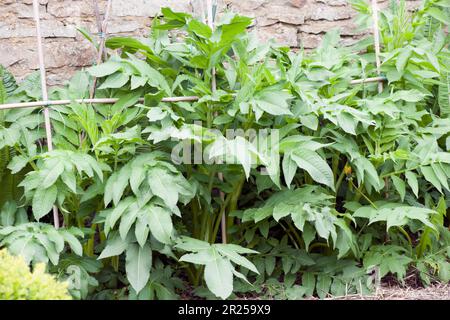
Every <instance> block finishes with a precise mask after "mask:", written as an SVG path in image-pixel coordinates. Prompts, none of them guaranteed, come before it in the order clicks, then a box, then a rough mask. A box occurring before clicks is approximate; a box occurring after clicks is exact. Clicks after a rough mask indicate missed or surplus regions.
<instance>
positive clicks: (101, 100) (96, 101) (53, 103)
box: [0, 96, 199, 110]
mask: <svg viewBox="0 0 450 320" xmlns="http://www.w3.org/2000/svg"><path fill="white" fill-rule="evenodd" d="M198 99H199V97H197V96H186V97H167V98H162V100H161V101H162V102H190V101H197V100H198ZM117 101H119V98H96V99H75V100H48V101H33V102H21V103H9V104H0V110H6V109H20V108H34V107H42V106H60V105H66V104H70V103H72V102H77V103H88V104H114V103H116V102H117ZM138 101H139V102H143V101H144V98H139V100H138Z"/></svg>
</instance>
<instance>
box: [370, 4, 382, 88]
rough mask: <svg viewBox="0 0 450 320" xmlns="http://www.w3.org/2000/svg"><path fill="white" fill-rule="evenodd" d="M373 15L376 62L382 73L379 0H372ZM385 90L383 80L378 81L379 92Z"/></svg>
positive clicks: (378, 71) (378, 69) (379, 71)
mask: <svg viewBox="0 0 450 320" xmlns="http://www.w3.org/2000/svg"><path fill="white" fill-rule="evenodd" d="M372 17H373V40H374V45H375V63H376V66H377V74H378V76H380V75H381V61H380V31H379V26H378V3H377V0H372ZM382 91H383V82H381V81H379V82H378V93H381V92H382Z"/></svg>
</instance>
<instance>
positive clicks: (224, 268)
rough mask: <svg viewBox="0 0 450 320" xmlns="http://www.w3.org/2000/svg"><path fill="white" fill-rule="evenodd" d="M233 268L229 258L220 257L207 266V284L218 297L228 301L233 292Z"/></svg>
mask: <svg viewBox="0 0 450 320" xmlns="http://www.w3.org/2000/svg"><path fill="white" fill-rule="evenodd" d="M232 269H233V266H232V265H231V263H230V261H229V260H228V259H227V258H221V257H219V256H217V257H216V259H214V260H212V261H210V262H208V263H206V265H205V282H206V285H207V287H208V289H209V290H210V291H211V292H212V293H214V294H215V295H216V296H218V297H220V298H222V299H226V298H228V297H229V296H230V295H231V293H232V292H233V272H232Z"/></svg>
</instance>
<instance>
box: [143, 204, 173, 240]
mask: <svg viewBox="0 0 450 320" xmlns="http://www.w3.org/2000/svg"><path fill="white" fill-rule="evenodd" d="M148 223H149V227H150V231H151V233H152V235H153V236H154V237H155V238H156V240H158V241H159V242H161V243H164V244H170V243H171V240H170V238H171V236H172V231H173V224H172V219H171V217H170V212H169V211H167V210H166V209H163V208H161V207H157V206H153V207H150V209H148Z"/></svg>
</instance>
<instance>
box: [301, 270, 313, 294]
mask: <svg viewBox="0 0 450 320" xmlns="http://www.w3.org/2000/svg"><path fill="white" fill-rule="evenodd" d="M302 286H303V287H305V288H306V289H307V291H306V292H305V295H307V296H312V295H313V294H314V289H315V288H316V277H315V276H314V274H313V273H312V272H304V273H303V275H302Z"/></svg>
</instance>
